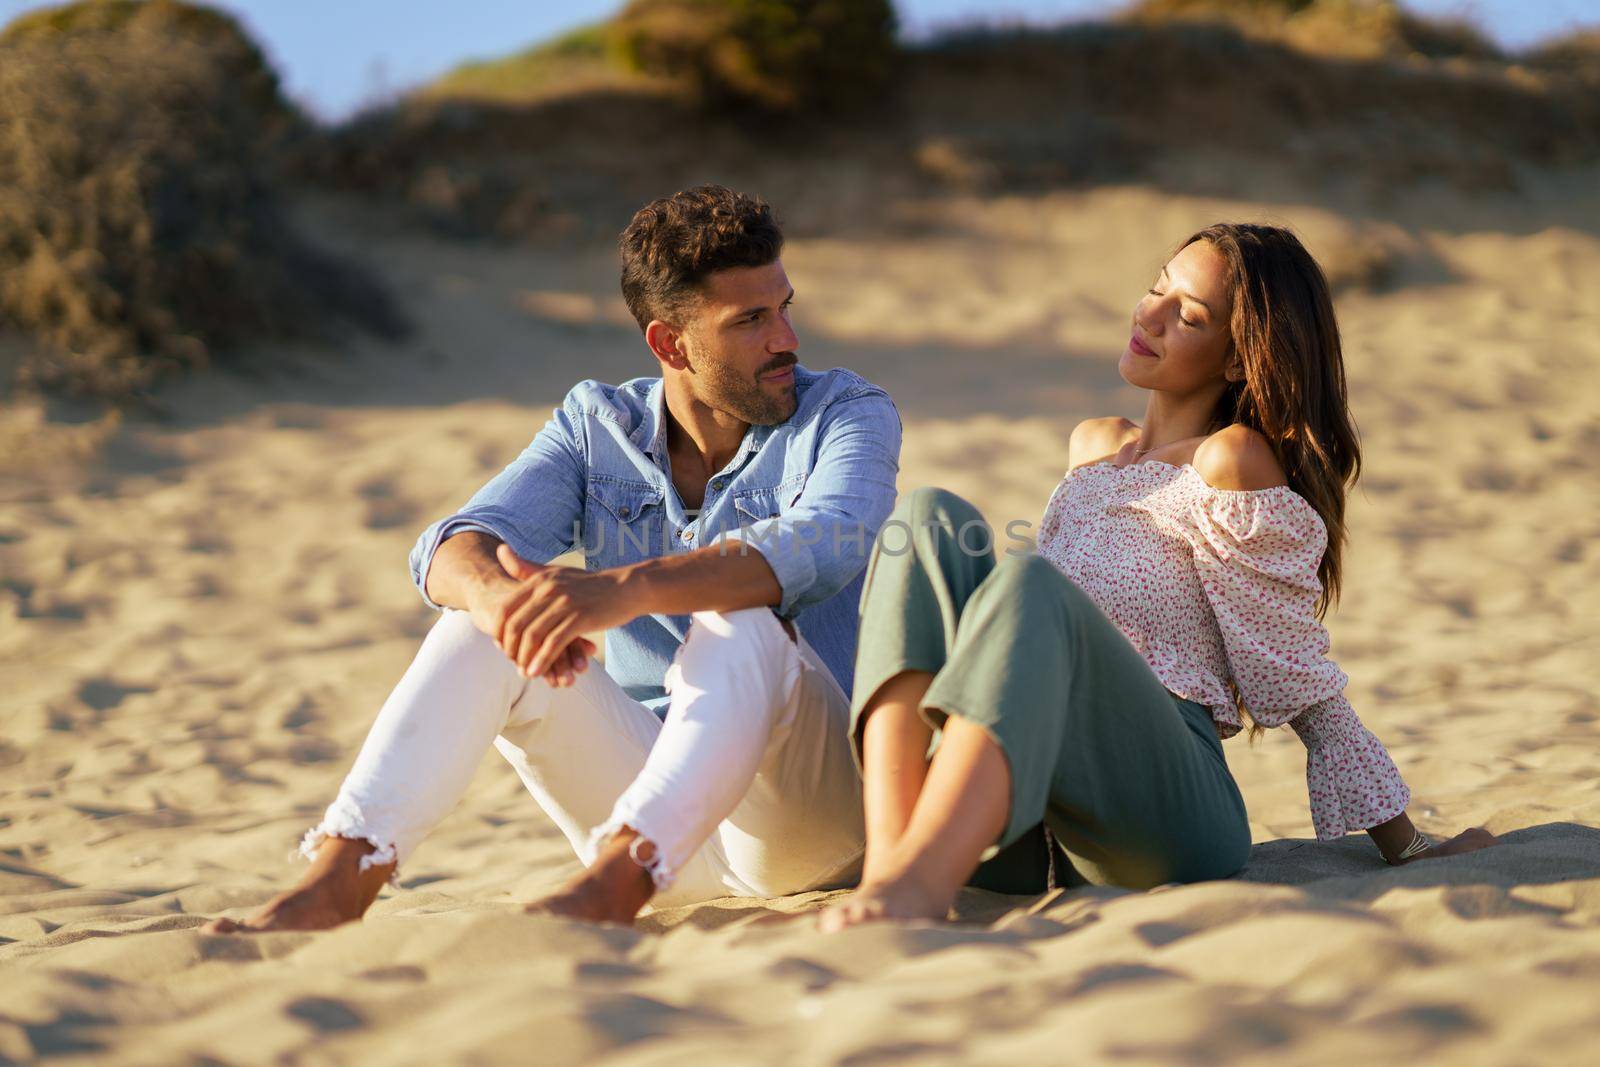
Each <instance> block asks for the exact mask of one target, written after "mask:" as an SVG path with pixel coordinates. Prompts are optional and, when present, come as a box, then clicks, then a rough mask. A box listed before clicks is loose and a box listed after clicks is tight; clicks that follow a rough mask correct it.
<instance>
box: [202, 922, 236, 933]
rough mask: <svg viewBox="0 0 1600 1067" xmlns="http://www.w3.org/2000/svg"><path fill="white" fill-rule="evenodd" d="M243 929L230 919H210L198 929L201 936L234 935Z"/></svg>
mask: <svg viewBox="0 0 1600 1067" xmlns="http://www.w3.org/2000/svg"><path fill="white" fill-rule="evenodd" d="M242 929H244V927H242V926H240V925H239V924H238V923H236V922H234V921H233V920H232V919H212V920H211V921H210V922H208V923H206V924H205V925H204V926H202V927H201V928H200V932H201V933H202V934H236V933H238V932H239V931H240V930H242Z"/></svg>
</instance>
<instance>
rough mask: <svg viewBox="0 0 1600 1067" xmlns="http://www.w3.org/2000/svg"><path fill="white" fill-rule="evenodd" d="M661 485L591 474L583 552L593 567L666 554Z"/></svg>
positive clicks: (664, 511)
mask: <svg viewBox="0 0 1600 1067" xmlns="http://www.w3.org/2000/svg"><path fill="white" fill-rule="evenodd" d="M662 500H663V494H662V490H661V487H660V486H657V485H651V484H650V483H649V482H632V481H625V480H622V479H617V478H605V477H595V476H591V477H590V479H589V490H588V500H587V502H586V504H585V507H584V539H583V547H584V556H585V557H586V558H587V559H588V560H589V562H590V565H591V566H592V567H598V568H604V567H615V566H618V565H620V564H623V563H630V562H634V561H636V560H641V559H648V558H650V557H653V556H660V555H663V554H665V552H666V551H667V548H668V544H667V533H668V531H667V528H666V527H667V522H666V511H667V509H666V508H665V507H663V506H662Z"/></svg>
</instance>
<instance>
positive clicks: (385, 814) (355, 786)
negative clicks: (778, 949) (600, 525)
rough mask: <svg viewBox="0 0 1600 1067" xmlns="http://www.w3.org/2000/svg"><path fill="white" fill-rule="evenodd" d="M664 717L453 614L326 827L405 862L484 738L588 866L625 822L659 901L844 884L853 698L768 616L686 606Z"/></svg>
mask: <svg viewBox="0 0 1600 1067" xmlns="http://www.w3.org/2000/svg"><path fill="white" fill-rule="evenodd" d="M665 685H666V688H667V691H668V692H669V693H670V694H671V699H670V703H669V706H668V711H667V716H666V721H665V722H662V721H660V720H658V719H657V718H656V716H655V714H654V713H652V712H651V711H650V710H649V709H648V708H646V707H645V706H644V705H642V704H640V703H639V702H637V701H635V700H633V699H631V698H630V697H628V695H627V694H626V693H624V692H623V691H622V689H621V687H619V686H618V685H617V683H616V682H615V681H613V680H612V679H611V677H610V676H609V675H607V674H606V673H605V671H604V670H602V669H601V668H600V665H599V664H592V665H591V666H590V667H589V669H588V670H586V671H584V672H583V673H581V674H579V675H578V676H577V681H576V683H575V684H574V685H572V686H571V687H569V688H565V689H554V688H551V687H550V686H549V685H547V684H546V683H545V681H544V680H543V679H542V678H533V679H525V678H523V677H522V675H521V674H520V673H518V671H517V668H516V666H515V665H514V664H513V663H512V662H511V661H510V660H509V659H508V658H507V657H506V655H505V654H504V653H503V652H501V651H500V649H499V648H498V647H497V646H496V645H495V643H494V642H493V641H492V640H491V639H490V638H489V637H488V636H486V635H485V634H483V633H481V632H479V631H478V629H477V628H476V627H474V626H473V625H472V622H471V617H470V616H469V615H468V614H467V613H466V612H464V611H454V610H447V611H446V612H445V613H444V614H443V616H442V617H441V618H440V619H439V621H438V622H437V623H435V624H434V627H433V629H432V630H431V631H429V633H428V636H427V638H426V639H425V640H424V641H423V643H422V648H421V650H420V651H419V652H418V653H417V657H416V659H415V660H413V661H412V664H411V666H410V668H409V669H408V670H407V671H406V673H405V676H404V677H403V678H401V680H400V684H399V685H398V686H396V687H395V690H394V692H393V693H392V694H390V696H389V699H388V701H386V702H385V703H384V705H383V710H382V711H380V712H379V713H378V719H377V722H375V723H374V724H373V727H372V732H371V733H369V734H368V735H367V739H366V742H365V744H363V745H362V747H361V753H360V755H359V756H357V757H356V762H355V766H354V767H353V768H351V771H350V774H349V775H348V776H347V777H346V778H345V781H344V785H343V786H342V787H341V788H340V790H339V796H338V798H337V799H336V800H335V801H334V802H333V804H332V805H331V806H329V808H328V811H327V814H326V815H325V816H324V817H323V820H322V823H321V824H320V825H319V826H317V827H316V829H314V830H311V831H310V832H308V833H307V834H306V837H305V840H304V842H302V844H301V851H302V852H303V853H304V854H306V855H308V856H309V855H310V854H311V853H312V852H314V851H315V849H316V846H317V845H318V844H319V843H320V842H321V841H322V839H323V838H324V837H327V836H329V835H334V836H338V837H348V838H356V839H362V840H366V841H369V842H371V843H372V844H373V845H374V846H376V847H377V851H376V852H375V853H373V854H371V855H369V856H367V857H366V858H365V859H364V860H363V862H362V865H363V867H369V866H372V865H374V864H377V863H390V862H393V863H396V864H398V863H403V862H404V861H405V859H406V857H407V856H409V855H410V854H411V851H412V849H414V848H415V847H416V845H417V844H418V842H420V841H421V840H422V839H423V837H425V836H426V835H427V834H428V832H429V831H430V830H431V829H432V828H433V827H434V826H435V825H437V824H438V822H439V820H440V819H442V818H444V816H445V815H446V814H448V813H449V811H450V809H451V808H453V807H454V806H455V804H456V802H457V801H458V800H459V799H460V798H461V795H462V794H463V793H464V792H465V791H466V788H467V784H468V783H469V782H470V781H471V779H472V776H473V773H474V772H475V771H476V769H477V766H478V762H479V760H481V759H482V757H483V752H484V750H485V749H486V748H488V747H489V746H490V745H491V744H492V745H494V747H495V748H497V749H499V750H500V754H501V755H503V756H505V758H506V759H507V760H509V761H510V762H511V765H512V766H513V767H515V768H516V771H517V773H518V774H519V775H521V777H522V780H523V782H524V783H525V784H526V785H527V787H528V791H529V792H531V793H532V794H533V795H534V798H535V799H536V800H538V802H539V805H540V806H541V807H542V808H544V810H545V812H546V813H547V814H548V815H549V816H550V818H551V819H553V820H555V823H556V825H557V826H559V827H560V828H561V832H562V833H564V834H566V835H567V840H568V841H570V842H571V843H572V847H573V849H574V850H575V851H576V852H577V854H578V858H579V859H580V860H581V861H582V862H583V863H584V865H585V866H587V865H589V864H591V863H593V862H594V859H595V855H596V853H597V852H598V850H599V846H600V845H601V844H602V843H603V842H604V841H605V839H606V838H608V837H609V836H610V835H611V834H612V833H614V832H615V831H616V830H617V829H618V828H620V827H622V826H630V827H632V828H633V829H635V830H636V831H638V833H639V835H640V837H641V839H642V840H643V841H648V842H649V843H650V844H653V845H654V846H655V847H654V850H653V853H652V850H650V849H648V848H637V847H636V850H635V852H634V855H635V857H636V858H637V859H639V860H640V862H641V863H643V864H644V865H645V866H647V867H648V868H649V870H650V872H651V875H652V876H653V878H654V880H655V883H656V887H657V893H656V897H655V899H654V900H653V901H652V903H653V904H655V906H657V907H673V906H676V905H680V904H688V903H692V902H695V901H699V900H708V899H710V898H713V897H721V896H780V895H783V894H787V893H797V892H802V891H804V890H808V889H819V888H825V887H834V886H839V885H846V884H849V883H850V882H851V881H853V880H854V879H855V878H856V877H857V875H858V874H859V872H860V863H861V856H862V850H863V847H864V842H865V833H864V830H863V822H862V813H861V784H860V777H859V775H858V773H857V771H856V766H855V762H854V760H853V758H852V756H851V753H850V747H849V741H848V730H849V718H850V706H849V701H848V700H847V699H846V698H845V695H844V692H843V691H842V690H841V689H840V688H839V686H838V683H836V682H835V681H834V679H833V676H832V675H831V674H829V672H828V669H827V667H825V666H824V665H823V663H822V661H821V660H820V659H819V658H818V657H817V655H816V653H815V651H813V650H812V648H811V646H810V645H809V644H808V643H807V642H806V640H805V638H804V637H799V636H798V635H797V637H796V638H795V639H791V638H790V637H789V635H788V634H787V633H786V632H785V631H784V628H783V626H782V624H780V623H779V621H778V619H777V616H775V615H774V614H773V613H772V611H771V610H770V609H768V608H749V609H745V610H741V611H730V612H705V611H703V612H696V613H695V615H694V621H693V625H692V627H691V628H690V631H689V636H688V639H687V640H686V641H685V642H684V644H683V645H682V647H681V648H679V650H678V654H677V656H676V657H675V658H674V660H673V663H672V666H671V667H670V668H669V669H668V671H667V675H666V682H665Z"/></svg>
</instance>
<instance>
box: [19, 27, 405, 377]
mask: <svg viewBox="0 0 1600 1067" xmlns="http://www.w3.org/2000/svg"><path fill="white" fill-rule="evenodd" d="M202 11H203V9H195V8H191V7H189V6H187V5H179V4H173V3H152V4H148V5H139V4H126V3H105V4H101V3H94V4H82V5H73V6H71V7H69V8H63V9H56V10H53V11H51V12H45V13H41V14H39V15H33V16H29V17H28V18H27V19H25V20H24V21H23V22H22V23H21V24H20V25H18V26H13V27H11V28H10V29H8V30H7V31H6V32H5V33H4V34H3V35H0V326H6V327H11V328H14V329H20V330H21V331H23V332H25V333H27V334H29V335H30V336H31V337H32V338H33V339H34V340H35V342H36V343H35V345H34V346H33V349H34V350H33V352H32V353H31V354H30V356H29V357H28V358H27V360H26V361H25V362H24V364H23V366H22V367H21V368H20V371H19V374H20V376H21V379H22V382H23V383H24V384H30V385H38V386H44V387H47V388H55V389H59V390H63V391H68V392H75V393H83V394H94V395H102V396H120V395H125V394H127V393H130V392H134V391H137V390H140V389H142V388H143V387H145V386H147V385H148V384H149V383H150V382H151V381H153V380H154V379H155V378H156V377H157V376H159V375H160V374H162V373H164V372H167V371H171V370H176V369H182V368H188V367H194V366H198V365H201V364H204V363H205V362H207V360H208V359H209V358H210V356H211V354H212V353H213V352H214V351H215V350H217V349H219V348H227V347H231V346H234V345H237V344H239V343H241V342H244V341H246V340H250V339H254V338H259V337H269V336H279V337H282V336H305V335H308V334H315V333H316V332H318V328H319V325H320V324H321V323H323V322H325V321H326V320H327V318H328V316H329V315H330V314H332V315H335V316H340V317H346V318H352V319H354V320H356V321H358V322H361V323H363V324H366V325H369V326H373V327H376V328H379V329H381V330H385V331H389V332H392V331H395V330H397V329H398V328H399V322H398V318H397V316H396V315H395V314H394V312H393V311H392V309H390V307H389V305H388V303H387V301H386V300H385V298H384V296H383V294H382V292H381V290H379V289H378V288H377V287H376V286H375V284H373V283H371V282H369V281H367V280H365V279H364V278H363V277H361V276H360V275H358V274H355V273H354V272H352V271H351V270H349V269H348V268H346V267H344V266H342V265H340V264H337V263H335V262H334V261H332V260H330V259H329V258H328V257H326V256H324V255H322V254H320V253H318V252H316V251H315V250H313V249H312V248H310V247H309V246H307V245H306V244H305V243H303V242H302V241H301V240H300V239H299V238H298V237H297V236H296V235H295V234H294V233H293V231H292V229H291V227H290V226H289V225H288V224H287V222H286V220H285V218H284V217H283V214H282V212H281V209H280V206H279V202H278V197H277V196H276V194H275V190H274V183H273V178H272V175H273V166H272V160H271V156H270V151H271V145H272V142H273V139H274V137H275V136H276V133H277V132H278V130H279V128H280V127H281V126H282V125H283V124H284V123H288V122H291V121H293V118H292V116H293V111H292V109H291V108H289V106H288V105H287V104H286V103H285V102H284V101H283V100H282V99H281V97H279V96H278V93H277V83H276V79H275V78H274V77H272V75H271V71H270V68H267V67H266V66H265V64H264V63H263V64H261V65H260V68H259V71H258V74H257V75H254V76H253V75H250V74H249V73H248V72H249V71H250V70H256V69H257V68H256V66H255V64H256V63H257V62H258V61H259V59H260V55H259V53H258V52H255V51H254V46H253V45H249V42H248V39H247V38H245V37H244V36H243V34H242V33H241V32H239V31H238V30H237V28H234V29H233V31H232V32H231V33H228V34H217V33H215V32H208V33H206V34H196V33H194V32H193V31H192V27H193V26H195V25H199V26H209V27H211V28H212V29H213V30H214V29H215V26H216V25H217V24H216V23H215V22H212V21H209V20H214V19H222V18H223V17H222V16H220V15H216V14H215V13H214V12H204V13H203V14H201V13H200V12H202ZM185 12H188V14H184V13H185ZM180 16H181V17H183V18H194V19H197V20H199V21H196V22H194V23H180V22H177V21H175V20H176V19H178V18H179V17H180ZM230 25H231V24H230ZM175 26H176V27H178V28H177V29H176V30H175V29H174V27H175ZM240 41H243V42H244V44H245V45H246V46H248V48H249V52H248V53H247V52H246V51H245V50H244V49H243V48H241V47H240V45H239V43H238V42H240ZM251 57H254V58H253V59H252V58H251ZM241 64H242V65H241ZM241 71H244V72H245V75H244V76H241ZM260 72H264V73H260ZM269 87H270V89H271V92H270V94H269V93H268V92H267V90H268V88H269ZM0 384H4V383H0Z"/></svg>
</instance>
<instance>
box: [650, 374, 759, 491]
mask: <svg viewBox="0 0 1600 1067" xmlns="http://www.w3.org/2000/svg"><path fill="white" fill-rule="evenodd" d="M666 408H667V383H666V379H664V378H657V379H656V380H655V381H654V382H653V383H651V385H650V388H649V389H648V390H646V392H645V405H644V417H643V418H641V419H640V420H639V425H638V427H637V428H636V429H635V430H634V431H633V433H632V435H631V439H632V441H633V443H634V444H635V445H637V446H638V447H639V450H640V451H642V452H643V453H644V454H645V455H647V456H649V457H650V458H651V459H653V460H655V463H656V466H658V467H661V468H662V469H663V470H665V469H666V462H667V418H666ZM774 429H775V427H772V426H754V425H753V426H750V427H747V428H746V429H745V432H744V437H743V438H742V439H741V440H740V441H739V450H738V451H737V452H735V453H734V455H733V459H732V460H730V461H729V462H728V466H727V467H726V468H725V469H727V470H738V469H739V467H741V466H743V464H744V461H745V460H746V459H748V458H749V457H750V455H751V453H753V452H755V451H756V450H757V449H759V448H760V447H761V446H762V444H764V443H765V442H766V440H767V438H768V437H770V436H772V431H773V430H774Z"/></svg>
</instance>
